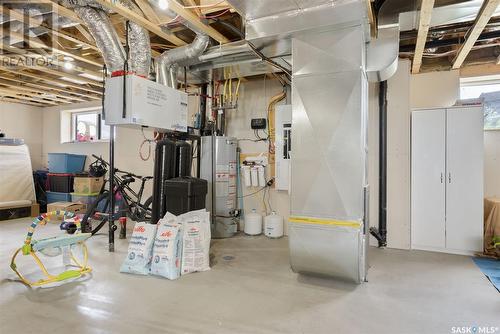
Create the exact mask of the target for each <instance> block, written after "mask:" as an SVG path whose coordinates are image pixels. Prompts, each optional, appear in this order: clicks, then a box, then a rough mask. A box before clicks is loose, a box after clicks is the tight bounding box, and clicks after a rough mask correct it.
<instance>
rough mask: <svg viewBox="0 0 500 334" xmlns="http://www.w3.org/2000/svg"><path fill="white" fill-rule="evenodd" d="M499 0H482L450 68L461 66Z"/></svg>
mask: <svg viewBox="0 0 500 334" xmlns="http://www.w3.org/2000/svg"><path fill="white" fill-rule="evenodd" d="M499 4H500V0H484V2H483V4H482V6H481V8H480V9H479V12H478V14H477V16H476V19H475V21H474V24H473V25H472V27H470V28H469V30H468V31H467V33H466V34H465V42H464V43H463V44H462V45H461V46H460V48H459V49H458V52H457V54H456V56H455V58H454V59H453V62H452V64H453V65H452V68H453V69H457V68H460V67H461V66H462V64H463V63H464V61H465V59H466V58H467V55H468V54H469V52H470V51H471V50H472V47H473V46H474V44H475V43H476V41H477V39H478V37H479V35H480V34H481V32H482V31H483V30H484V27H486V25H487V24H488V21H489V20H490V18H491V16H492V15H493V13H495V11H496V9H497V7H498V5H499Z"/></svg>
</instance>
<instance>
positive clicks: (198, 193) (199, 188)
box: [165, 177, 208, 215]
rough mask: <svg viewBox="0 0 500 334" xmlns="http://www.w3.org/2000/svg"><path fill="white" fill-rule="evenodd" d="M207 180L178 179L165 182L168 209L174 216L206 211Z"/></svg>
mask: <svg viewBox="0 0 500 334" xmlns="http://www.w3.org/2000/svg"><path fill="white" fill-rule="evenodd" d="M207 191H208V185H207V181H206V180H202V179H197V178H194V177H178V178H175V179H170V180H167V181H165V198H166V209H167V211H168V212H170V213H173V214H174V215H181V214H183V213H186V212H189V211H193V210H200V209H205V198H206V196H207Z"/></svg>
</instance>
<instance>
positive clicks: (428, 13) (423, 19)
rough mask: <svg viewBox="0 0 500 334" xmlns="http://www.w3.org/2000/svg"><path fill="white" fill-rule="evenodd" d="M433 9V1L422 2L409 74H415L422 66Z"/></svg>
mask: <svg viewBox="0 0 500 334" xmlns="http://www.w3.org/2000/svg"><path fill="white" fill-rule="evenodd" d="M433 8H434V0H422V5H421V7H420V17H419V20H418V34H417V43H416V45H415V53H414V55H413V63H412V66H411V72H412V73H413V74H417V73H418V72H420V66H422V56H423V55H424V48H425V42H426V41H427V34H428V33H429V27H430V24H431V17H432V9H433Z"/></svg>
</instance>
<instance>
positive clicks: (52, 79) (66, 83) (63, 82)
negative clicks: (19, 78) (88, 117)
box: [0, 64, 102, 95]
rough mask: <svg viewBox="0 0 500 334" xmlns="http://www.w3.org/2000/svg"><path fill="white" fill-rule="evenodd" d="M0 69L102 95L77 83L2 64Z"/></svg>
mask: <svg viewBox="0 0 500 334" xmlns="http://www.w3.org/2000/svg"><path fill="white" fill-rule="evenodd" d="M0 69H2V70H4V71H7V72H12V73H14V74H20V75H23V76H27V77H31V78H34V79H37V80H43V81H46V82H50V83H53V84H57V85H61V86H63V87H71V88H74V89H77V90H79V91H84V92H91V93H95V94H98V95H102V91H101V90H100V89H96V88H91V87H86V86H84V85H81V84H76V83H73V82H70V81H65V80H59V79H56V78H51V77H48V76H46V75H40V74H35V73H30V72H26V71H21V70H19V69H16V70H13V68H12V67H6V66H3V65H2V64H0Z"/></svg>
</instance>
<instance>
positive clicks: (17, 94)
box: [0, 87, 57, 106]
mask: <svg viewBox="0 0 500 334" xmlns="http://www.w3.org/2000/svg"><path fill="white" fill-rule="evenodd" d="M0 95H3V96H11V97H15V98H17V99H21V100H26V101H35V102H40V103H45V104H50V105H53V106H57V103H55V102H54V101H48V100H43V98H40V99H38V98H35V97H33V96H24V95H29V94H26V93H25V92H22V93H21V92H17V91H15V90H12V89H9V88H3V87H0Z"/></svg>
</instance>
